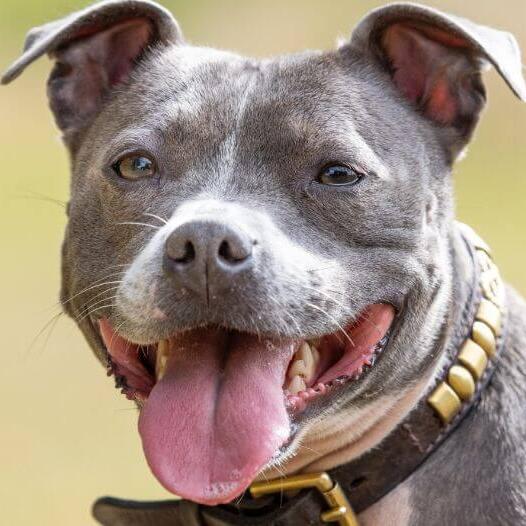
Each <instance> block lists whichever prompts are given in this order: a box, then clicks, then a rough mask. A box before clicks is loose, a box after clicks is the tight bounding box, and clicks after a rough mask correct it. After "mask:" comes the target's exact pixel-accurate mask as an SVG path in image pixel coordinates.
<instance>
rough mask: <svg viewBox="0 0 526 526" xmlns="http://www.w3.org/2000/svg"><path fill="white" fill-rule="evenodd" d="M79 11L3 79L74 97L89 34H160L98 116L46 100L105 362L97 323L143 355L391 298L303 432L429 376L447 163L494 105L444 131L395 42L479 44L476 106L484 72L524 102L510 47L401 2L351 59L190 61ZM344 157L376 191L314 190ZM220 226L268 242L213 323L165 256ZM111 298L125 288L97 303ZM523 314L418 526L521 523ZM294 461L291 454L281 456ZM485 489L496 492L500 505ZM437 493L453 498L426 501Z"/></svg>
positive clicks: (443, 290)
mask: <svg viewBox="0 0 526 526" xmlns="http://www.w3.org/2000/svg"><path fill="white" fill-rule="evenodd" d="M86 13H87V12H86V11H85V12H83V14H81V15H72V16H70V17H68V18H66V19H64V20H62V21H59V22H57V23H53V24H51V25H47V26H44V28H43V29H40V30H39V31H38V35H37V36H35V35H36V33H32V34H31V35H32V36H30V38H29V41H28V44H27V49H26V52H25V54H24V55H23V56H22V58H21V59H19V60H18V61H17V62H16V63H15V64H14V65H13V66H12V68H11V69H10V70H9V71H8V72H7V73H6V75H5V76H4V79H3V81H4V82H9V81H10V80H12V79H14V78H15V77H16V76H17V75H18V74H19V73H20V72H21V71H22V70H23V69H24V68H25V67H26V66H27V65H28V64H29V63H30V62H32V61H33V60H35V59H36V58H38V56H40V55H41V54H42V53H44V52H51V53H52V54H54V55H55V56H58V57H59V58H60V57H61V56H62V57H64V56H65V57H66V59H65V60H68V61H70V63H71V65H72V66H73V71H74V75H72V76H68V75H64V72H63V71H60V72H59V77H60V80H61V85H60V89H63V88H64V83H65V85H66V88H68V89H69V87H71V86H70V85H68V82H69V83H72V82H82V75H83V72H82V71H75V69H74V66H75V62H72V60H73V59H71V56H73V57H78V54H75V52H76V51H79V52H80V53H82V54H83V55H82V56H83V57H85V56H88V57H90V58H93V56H100V53H99V52H97V53H94V51H93V49H94V48H93V47H92V46H91V43H90V42H91V41H90V42H88V43H87V45H86V47H85V48H79V47H78V46H82V45H83V44H82V41H81V42H80V43H79V42H78V41H77V42H76V43H75V42H73V43H71V39H72V38H73V37H74V36H75V35H77V36H78V34H79V33H78V32H79V31H80V32H81V34H82V31H84V30H85V28H86V27H87V26H90V24H92V23H93V20H96V21H97V29H96V31H97V33H96V35H95V37H94V40H93V42H95V41H96V40H97V38H98V37H97V35H98V32H99V31H101V30H103V29H104V30H106V29H108V28H111V27H112V24H115V23H121V22H125V21H126V20H128V19H130V17H131V18H134V17H141V16H143V15H144V16H145V17H146V18H147V19H148V20H149V21H150V22H151V23H153V24H154V28H156V30H155V31H154V32H153V33H152V35H153V37H152V38H150V39H149V40H148V42H147V47H145V49H143V50H141V53H140V54H138V55H137V57H134V59H136V60H135V61H134V62H133V68H132V71H131V73H130V75H129V78H128V79H126V81H125V82H124V83H122V84H119V86H118V87H111V86H109V85H107V84H103V85H100V86H99V85H97V86H96V91H97V93H100V94H101V96H97V97H94V98H93V99H91V100H89V93H88V95H87V96H88V102H89V103H90V106H89V111H87V112H85V113H83V114H79V113H74V111H75V105H74V104H72V103H73V102H75V100H74V99H73V100H65V101H64V100H63V98H61V99H60V101H59V102H60V103H57V99H58V98H59V91H58V89H57V87H56V85H54V84H53V83H51V84H50V90H49V92H50V93H49V94H50V99H51V103H52V107H53V108H54V111H55V116H56V118H57V122H58V124H59V126H61V127H62V129H63V131H64V133H65V136H66V141H67V144H68V146H69V149H70V153H71V160H72V187H71V201H70V203H69V207H68V215H69V222H68V226H67V230H66V236H65V241H64V246H63V285H62V301H63V304H64V307H65V309H66V310H67V312H68V313H69V314H70V315H71V316H72V317H73V318H74V319H76V320H77V321H78V323H79V326H80V328H81V329H82V331H83V332H84V334H85V336H86V337H87V339H88V340H89V342H90V344H91V345H92V347H93V348H94V351H95V352H96V354H97V355H98V356H99V358H100V359H101V361H102V362H103V363H104V362H105V360H106V352H105V350H104V348H103V346H102V343H101V342H100V338H99V335H98V332H97V330H96V329H95V325H94V323H93V320H94V319H96V318H98V317H99V316H101V315H103V314H104V315H105V316H108V317H109V319H110V320H111V321H112V324H113V325H114V326H116V327H119V328H120V330H121V331H122V333H123V334H125V335H126V336H127V337H128V338H130V339H133V340H135V341H137V342H143V343H148V342H152V341H158V340H159V339H161V338H164V337H167V336H168V335H170V334H171V333H173V332H174V331H176V330H181V329H187V328H189V327H195V326H197V325H202V324H212V323H214V324H220V325H223V326H226V327H230V328H235V329H238V330H243V331H249V332H253V333H261V334H269V335H273V334H279V335H281V336H284V335H286V336H291V337H302V338H311V337H315V336H317V335H322V334H324V333H328V332H333V331H335V330H337V329H338V326H339V325H344V324H346V323H348V322H349V320H350V319H352V318H353V317H354V316H356V315H357V314H358V313H359V312H360V311H361V310H362V309H363V308H364V307H366V306H367V305H368V304H371V303H375V302H379V301H384V302H390V303H392V304H393V305H395V306H396V307H397V309H398V310H399V312H400V313H401V316H400V317H399V319H398V321H397V323H396V326H395V329H394V334H393V335H392V338H391V341H390V344H389V347H388V349H387V350H386V352H385V353H384V354H383V356H382V359H381V360H380V361H379V362H378V363H377V364H376V365H375V367H374V368H373V369H372V370H371V371H370V373H369V374H368V375H367V376H366V377H365V378H364V380H363V381H360V382H355V383H351V384H349V385H348V386H346V388H345V389H344V390H342V391H341V392H340V393H339V395H338V397H337V398H335V399H333V405H332V406H331V407H324V405H323V403H319V404H316V405H314V406H313V407H312V408H311V410H310V411H309V412H308V413H307V414H306V415H305V417H304V418H302V420H301V421H300V422H299V428H300V433H299V434H300V435H302V434H303V436H305V434H308V433H309V429H311V428H312V427H313V426H314V425H320V423H321V425H323V422H324V421H325V420H324V419H327V418H329V417H330V415H335V416H336V417H337V418H346V417H348V415H349V414H351V413H352V412H353V411H354V410H355V409H356V408H362V409H363V408H366V407H367V405H368V404H371V403H373V402H377V401H378V400H381V399H382V397H386V398H387V397H389V396H391V395H393V394H394V393H396V394H400V393H403V392H404V391H405V390H407V389H408V387H410V386H412V385H414V384H415V383H416V382H417V381H418V380H419V379H420V378H421V377H422V376H423V375H424V374H428V373H429V371H430V367H431V363H432V362H433V360H434V358H435V357H433V356H430V349H431V348H432V342H433V341H434V340H435V339H436V337H437V334H438V331H439V330H440V327H441V321H442V319H443V318H444V316H445V312H446V311H447V310H448V308H449V305H450V302H452V301H454V291H451V274H452V272H455V271H457V270H458V269H454V268H452V266H451V261H452V260H451V257H450V251H451V250H456V248H455V247H456V246H457V245H456V244H454V242H453V241H452V240H454V239H456V236H457V234H456V227H455V223H454V221H453V212H452V199H451V181H450V177H449V176H450V171H451V165H452V162H453V160H454V158H455V157H456V155H457V154H458V152H460V151H461V150H462V149H463V148H464V147H465V145H466V143H467V142H468V140H469V138H470V136H471V132H472V129H473V127H474V125H475V123H476V122H477V119H478V116H479V111H480V109H481V106H482V103H483V98H480V97H479V95H481V96H483V90H482V91H477V93H476V94H473V93H471V92H470V93H462V94H461V96H462V97H463V98H465V97H466V96H467V97H472V96H473V97H475V96H476V97H477V98H476V102H477V103H476V104H468V105H466V106H465V107H466V108H468V110H466V111H467V113H465V114H463V115H462V117H463V125H462V126H457V125H455V124H451V125H438V124H437V123H436V122H434V121H433V120H432V119H430V118H428V117H427V116H426V115H425V114H424V113H423V111H420V110H422V108H421V107H420V106H418V105H414V104H412V103H410V102H408V101H407V100H406V99H405V98H404V97H403V96H402V95H401V93H400V91H399V90H398V89H397V87H396V86H395V84H394V83H393V81H392V78H391V73H392V71H390V67H389V66H390V64H389V60H388V58H387V57H386V52H385V49H384V48H383V47H382V43H381V36H382V34H383V33H382V32H383V31H384V30H385V28H386V27H388V26H389V25H390V24H392V23H393V22H400V21H403V22H404V23H406V22H410V23H415V24H417V26H418V27H421V26H422V25H425V26H426V27H428V26H429V27H435V28H439V29H440V30H442V31H446V32H449V33H451V34H453V35H454V36H455V37H457V38H462V39H464V40H465V42H467V45H466V47H465V48H462V49H461V50H460V51H459V49H455V50H454V51H452V55H454V57H453V58H452V59H451V60H453V59H454V60H455V64H456V65H457V66H458V65H459V64H460V65H462V73H463V74H465V75H467V76H468V77H469V78H470V79H474V80H473V82H474V83H475V84H474V88H473V89H475V88H476V89H477V90H479V87H480V86H479V82H480V78H479V77H480V73H481V70H482V68H483V62H484V61H489V62H490V63H492V64H493V65H494V66H495V67H496V69H497V70H498V71H499V73H500V74H501V76H502V77H503V78H504V79H505V80H506V82H507V83H508V84H509V85H510V87H511V88H512V90H513V91H514V92H515V94H516V95H517V96H519V97H520V98H522V99H526V86H525V84H524V80H523V78H522V74H521V62H520V55H519V53H518V49H517V45H516V42H515V40H514V39H513V37H511V36H510V35H509V34H507V33H502V32H499V31H496V30H490V29H489V28H485V27H481V26H477V25H475V24H473V23H471V22H467V21H464V20H461V19H459V18H456V17H450V16H447V15H444V14H441V13H439V12H438V11H436V10H434V9H430V8H424V7H421V6H417V5H414V4H393V5H391V6H388V7H386V8H383V9H380V10H376V11H374V12H373V13H372V14H370V15H369V16H368V17H366V19H364V21H363V22H362V24H360V25H359V27H358V28H357V29H356V31H355V33H354V36H353V38H352V39H351V40H350V42H349V43H348V44H347V45H344V46H343V47H341V48H340V49H337V50H334V51H328V52H306V53H301V54H297V55H291V56H284V57H277V58H275V59H272V60H255V59H249V58H245V57H241V56H238V55H236V54H232V53H227V52H222V51H216V50H210V49H205V48H198V47H192V46H187V45H184V44H183V42H182V39H181V37H180V31H179V29H178V27H177V25H176V23H175V22H174V21H173V20H172V19H171V17H170V16H169V15H168V14H167V13H166V11H165V10H164V9H160V8H157V7H155V4H152V3H150V2H130V1H118V0H116V1H112V2H102V3H100V4H96V6H94V7H92V8H90V10H89V16H88V15H86ZM90 27H91V26H90ZM90 31H91V32H93V27H91V28H90ZM90 34H91V33H90ZM97 45H99V48H97V49H99V50H101V49H102V51H103V52H104V56H107V54H108V52H110V53H111V49H109V50H108V49H106V48H104V46H106V45H108V44H107V40H100V39H99V41H98V43H97ZM101 45H102V46H103V48H100V46H101ZM72 53H73V55H71V54H72ZM75 60H76V59H75ZM79 60H80V59H79ZM135 62H138V64H137V65H135ZM99 66H100V68H101V71H102V72H103V73H104V65H99ZM75 75H77V76H79V75H80V81H79V80H78V79H77V80H75V79H76V77H75ZM94 78H95V77H94ZM97 78H98V77H97ZM450 80H451V79H450ZM457 80H458V79H456V78H453V79H452V81H457ZM458 83H459V84H460V80H458ZM73 87H76V85H75V86H73ZM455 89H456V88H455ZM459 89H464V87H462V88H459ZM73 92H74V91H73ZM60 93H63V92H60ZM67 93H70V91H68V92H67ZM60 96H61V97H62V95H60ZM459 96H460V95H459ZM66 98H67V95H66ZM474 100H475V99H474ZM64 112H66V113H64ZM72 112H73V113H72ZM65 114H66V116H67V119H66V118H65V117H64V115H65ZM465 122H467V125H466V126H464V123H465ZM130 149H132V150H133V149H140V150H142V151H144V150H147V151H148V152H149V153H150V154H152V155H154V156H155V157H156V159H157V163H158V165H159V167H160V171H161V177H160V178H159V179H155V180H148V181H136V182H132V183H131V182H125V181H122V180H119V179H118V178H117V177H116V176H115V174H114V173H113V172H112V170H111V168H110V166H111V164H112V163H113V162H114V161H115V160H116V159H117V157H118V155H119V154H120V153H121V152H123V151H126V150H130ZM331 161H332V162H334V161H338V162H345V163H349V164H352V165H354V166H357V167H358V168H359V169H361V170H363V171H364V172H366V176H365V177H364V178H363V180H362V181H361V182H360V183H359V184H358V185H356V186H354V187H352V188H350V189H333V188H327V187H323V186H321V185H320V184H318V183H317V182H316V181H315V178H316V175H317V172H318V171H319V169H320V168H321V167H322V166H323V165H324V164H326V163H328V162H331ZM145 214H155V215H157V216H160V217H162V218H164V219H166V221H167V223H166V224H162V223H160V222H159V229H158V230H154V229H151V228H147V227H141V226H137V225H130V224H125V223H130V222H138V223H144V222H150V223H151V222H152V218H151V217H146V216H145ZM209 216H212V217H213V216H221V217H222V218H226V219H225V220H227V221H229V222H230V223H232V224H235V223H242V224H243V226H244V228H246V229H247V230H248V231H249V232H250V234H251V236H252V237H253V238H255V239H257V241H258V244H257V246H256V248H255V251H254V258H255V263H254V265H253V266H252V267H250V271H247V272H246V273H244V274H242V276H241V277H240V278H239V281H238V282H237V283H236V285H235V286H233V287H231V289H230V290H228V291H224V290H223V291H222V292H221V294H220V295H219V294H218V295H216V296H214V295H212V297H211V301H210V304H209V306H208V307H205V306H203V303H202V302H201V301H200V300H199V298H196V297H195V296H193V295H191V294H188V293H187V291H186V292H185V291H183V290H179V291H178V290H174V289H173V287H172V285H171V283H170V282H169V281H168V280H166V278H165V276H164V274H163V272H162V255H163V247H164V241H165V240H166V238H167V237H168V235H169V234H170V233H171V231H172V230H173V228H174V227H175V225H178V224H180V223H182V222H184V221H192V220H194V219H201V218H202V217H209ZM97 280H99V281H97ZM105 282H114V283H108V284H106V285H104V286H102V285H98V286H95V288H91V289H90V288H89V287H90V286H93V284H97V283H99V284H100V283H105ZM117 282H118V283H117ZM111 286H114V287H118V288H115V289H111ZM106 287H107V288H106ZM101 292H102V294H101ZM510 309H511V311H512V312H511V316H512V320H513V322H514V326H515V327H516V329H515V331H516V332H514V333H513V335H512V348H510V349H506V353H507V355H506V357H505V358H504V362H503V364H502V367H501V370H500V372H498V373H497V377H496V379H495V381H494V383H493V384H492V386H491V388H490V391H489V393H488V396H487V397H485V399H484V402H483V404H482V406H481V408H480V409H479V410H478V411H477V413H475V414H474V415H473V416H472V417H470V421H469V422H466V424H465V425H464V426H463V427H462V429H461V430H459V431H458V432H457V433H456V434H455V436H454V437H453V438H452V439H451V440H449V441H448V443H447V444H446V445H445V446H444V447H442V448H441V449H440V451H439V453H438V454H437V455H435V456H434V457H433V459H432V460H431V461H430V462H428V463H427V464H426V465H425V466H424V467H423V468H422V469H421V470H420V471H419V472H418V473H416V474H415V475H414V476H413V477H412V478H411V479H409V481H408V482H406V485H407V486H405V487H406V488H409V490H410V498H409V502H410V506H411V519H410V524H414V525H420V524H422V525H423V524H426V525H430V524H446V523H447V524H459V525H460V524H469V523H471V522H470V520H471V519H470V518H471V515H464V513H468V512H469V511H470V510H472V509H475V508H476V506H479V507H480V509H479V508H476V518H477V520H476V521H473V523H475V522H476V523H477V524H495V523H500V524H504V523H505V524H519V523H521V521H524V514H525V513H526V511H525V510H526V503H525V501H524V489H522V490H521V489H520V488H524V487H525V485H526V475H525V473H524V470H523V469H522V470H521V469H519V468H518V466H524V446H523V441H524V424H523V421H524V409H523V408H524V404H519V403H518V401H519V400H521V397H522V399H523V398H524V395H525V394H526V393H525V391H526V389H525V382H524V379H523V374H519V373H518V372H517V371H519V370H520V369H521V368H522V370H523V371H524V367H525V365H524V356H523V355H522V356H521V354H520V349H521V347H522V348H524V345H525V344H526V336H525V334H526V332H525V330H526V329H525V326H526V308H525V307H524V304H522V303H520V302H519V301H518V300H516V299H515V297H514V296H512V297H511V301H510ZM88 313H89V314H91V315H90V316H88V315H87V314H88ZM145 313H146V314H147V316H145ZM519 327H520V329H519ZM512 357H513V358H512ZM512 364H513V365H512ZM521 411H522V418H521V417H518V414H519V413H520V412H521ZM521 433H522V438H521ZM296 447H297V442H293V444H292V445H291V446H290V447H289V448H288V450H286V451H283V452H282V457H281V458H282V459H285V458H287V456H290V455H291V454H293V453H295V452H296V449H295V448H296ZM479 452H480V453H479ZM468 457H469V460H467V459H468ZM466 464H467V465H466ZM484 479H486V480H484ZM484 482H488V484H489V482H491V483H492V484H494V485H495V488H494V491H492V492H490V493H491V495H488V488H489V486H488V485H487V484H485V483H484ZM433 492H435V493H437V494H439V495H440V496H441V497H440V498H438V497H437V498H436V499H434V500H429V499H430V495H432V493H433ZM503 506H504V507H505V509H503ZM445 517H448V520H445Z"/></svg>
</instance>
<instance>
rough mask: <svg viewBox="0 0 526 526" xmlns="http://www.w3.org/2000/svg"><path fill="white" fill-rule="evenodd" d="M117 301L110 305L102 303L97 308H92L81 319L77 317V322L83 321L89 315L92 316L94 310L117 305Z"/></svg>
mask: <svg viewBox="0 0 526 526" xmlns="http://www.w3.org/2000/svg"><path fill="white" fill-rule="evenodd" d="M116 306H117V305H115V303H109V304H108V305H102V306H100V307H97V308H96V309H93V310H91V311H90V312H87V313H86V314H84V315H83V316H82V317H81V318H80V319H77V323H81V322H82V321H84V320H85V319H86V318H87V317H88V316H91V315H92V314H93V313H94V312H97V311H99V310H102V309H109V308H110V307H116Z"/></svg>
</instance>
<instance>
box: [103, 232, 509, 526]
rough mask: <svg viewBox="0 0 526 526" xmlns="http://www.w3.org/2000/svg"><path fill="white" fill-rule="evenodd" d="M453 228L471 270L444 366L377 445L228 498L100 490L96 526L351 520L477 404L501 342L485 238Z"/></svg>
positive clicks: (500, 312) (499, 297) (497, 295)
mask: <svg viewBox="0 0 526 526" xmlns="http://www.w3.org/2000/svg"><path fill="white" fill-rule="evenodd" d="M459 227H460V230H461V233H462V237H463V240H464V242H465V244H466V247H467V249H468V252H469V254H470V255H471V258H472V260H473V261H474V265H473V267H474V273H473V282H472V283H468V284H466V283H460V282H459V283H456V284H455V286H458V287H459V288H458V290H459V291H460V294H461V296H464V301H461V302H457V305H454V306H453V308H452V310H451V312H450V314H449V318H448V319H447V320H446V321H445V324H444V330H443V331H442V335H443V336H442V339H441V341H440V342H437V345H438V347H439V348H442V347H444V346H445V347H446V349H445V353H446V357H447V358H448V363H449V366H448V367H447V368H446V369H445V370H444V372H443V373H442V374H441V375H439V377H438V378H437V379H436V380H435V382H434V384H433V385H432V386H431V388H430V390H429V394H428V395H427V396H426V397H424V398H423V399H422V400H421V401H420V402H419V403H418V404H417V405H416V407H415V408H414V409H412V410H411V412H410V413H409V414H408V415H407V416H406V417H405V419H404V420H403V421H402V422H401V423H400V424H399V425H398V426H397V427H396V428H395V429H394V430H393V431H392V432H391V433H390V434H389V435H388V436H387V437H386V438H385V439H384V440H383V441H382V442H381V443H380V444H379V446H378V447H375V448H373V449H371V450H369V451H368V452H366V453H365V454H363V455H362V456H360V457H358V458H356V459H354V460H352V461H351V462H349V463H347V464H343V465H341V466H338V467H336V468H334V469H332V470H330V471H328V472H323V473H310V474H300V475H294V476H290V477H284V478H280V479H276V480H271V481H269V482H257V483H254V484H253V485H252V486H251V487H250V495H248V496H246V497H244V498H243V499H242V500H241V501H239V502H237V503H236V504H235V505H233V504H232V505H227V506H216V507H208V506H202V505H199V504H196V503H192V502H189V501H184V500H172V501H163V502H133V501H125V500H121V499H114V498H110V497H105V498H102V499H99V500H98V501H97V502H96V503H95V505H94V507H93V514H94V517H95V518H96V519H97V520H98V521H99V522H100V523H101V524H103V525H104V526H121V525H122V526H124V525H126V526H179V525H181V526H183V525H184V526H227V525H228V526H229V525H232V526H241V525H248V524H250V525H261V526H263V525H265V526H300V525H306V524H307V525H314V524H323V523H337V524H339V525H340V526H357V525H358V520H357V518H356V515H357V514H358V513H360V512H362V511H363V510H365V509H366V508H368V507H369V506H371V505H372V504H374V503H375V502H377V501H378V500H379V499H380V498H382V497H383V496H384V495H386V494H387V493H388V492H389V491H391V490H392V489H393V488H394V487H396V486H397V485H398V484H400V483H401V482H402V481H403V480H405V479H406V478H407V477H408V476H409V475H411V473H413V472H414V471H415V470H416V469H417V468H418V466H419V465H420V464H421V463H422V462H424V461H425V459H426V458H427V457H428V456H429V455H431V454H432V452H433V451H434V450H435V449H436V448H438V447H439V446H440V444H441V443H442V442H443V441H444V440H445V439H446V438H447V437H448V436H449V435H450V434H451V433H452V432H453V431H454V429H455V428H456V427H457V426H458V425H459V424H460V423H461V422H462V420H463V419H464V417H465V416H466V415H467V414H468V413H469V411H470V410H471V409H472V408H473V407H474V406H476V405H477V404H478V402H479V400H480V397H481V395H482V392H483V391H484V388H485V387H486V385H487V384H488V382H489V380H490V378H491V376H492V374H493V372H494V370H495V366H496V364H497V361H498V360H497V358H498V356H499V354H500V352H501V351H502V348H503V346H504V341H505V329H506V323H505V318H506V312H505V309H504V286H503V283H502V280H501V278H500V276H499V272H498V269H497V266H496V265H495V263H494V262H493V259H492V255H491V251H490V249H489V247H488V246H487V244H486V243H485V242H484V241H483V240H482V239H480V237H478V236H477V234H475V232H474V231H473V230H472V229H471V228H469V227H467V226H466V225H462V224H459ZM456 279H457V281H459V278H458V276H457V278H456ZM450 320H455V323H450ZM448 327H452V329H448Z"/></svg>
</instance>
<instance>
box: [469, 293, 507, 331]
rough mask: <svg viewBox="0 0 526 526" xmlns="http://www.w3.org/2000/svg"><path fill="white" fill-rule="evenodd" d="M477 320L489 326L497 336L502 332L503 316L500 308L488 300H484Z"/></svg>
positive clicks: (481, 302)
mask: <svg viewBox="0 0 526 526" xmlns="http://www.w3.org/2000/svg"><path fill="white" fill-rule="evenodd" d="M475 318H476V319H477V320H478V321H483V322H484V323H485V324H486V325H489V326H490V328H491V330H492V331H493V332H494V333H495V335H496V336H499V335H500V331H501V314H500V310H499V308H498V307H497V306H496V305H495V304H494V303H492V302H491V301H489V300H487V299H482V300H481V301H480V305H479V308H478V311H477V314H476V316H475Z"/></svg>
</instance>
